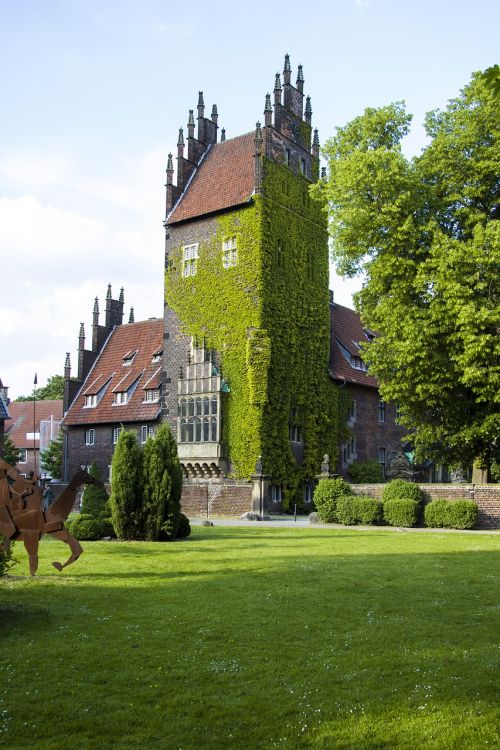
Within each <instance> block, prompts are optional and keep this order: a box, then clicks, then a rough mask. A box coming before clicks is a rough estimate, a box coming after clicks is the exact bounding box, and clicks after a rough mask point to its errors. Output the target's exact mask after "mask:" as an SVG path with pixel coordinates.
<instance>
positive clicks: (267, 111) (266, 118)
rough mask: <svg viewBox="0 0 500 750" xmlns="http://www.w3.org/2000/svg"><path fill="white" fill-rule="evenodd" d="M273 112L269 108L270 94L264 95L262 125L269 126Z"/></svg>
mask: <svg viewBox="0 0 500 750" xmlns="http://www.w3.org/2000/svg"><path fill="white" fill-rule="evenodd" d="M272 117H273V110H272V107H271V94H266V104H265V106H264V125H265V126H266V127H267V126H268V125H271V122H272Z"/></svg>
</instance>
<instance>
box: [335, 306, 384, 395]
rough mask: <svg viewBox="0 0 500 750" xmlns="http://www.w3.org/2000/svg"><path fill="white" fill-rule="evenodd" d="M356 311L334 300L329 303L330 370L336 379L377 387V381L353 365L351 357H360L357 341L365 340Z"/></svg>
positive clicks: (360, 352)
mask: <svg viewBox="0 0 500 750" xmlns="http://www.w3.org/2000/svg"><path fill="white" fill-rule="evenodd" d="M367 340H368V339H367V336H366V334H365V331H364V329H363V324H362V323H361V319H360V317H359V315H358V313H357V312H356V311H355V310H351V309H350V308H349V307H343V305H338V304H337V303H336V302H333V303H331V304H330V372H331V374H332V377H333V378H335V379H336V380H347V382H348V383H356V384H357V385H366V386H369V387H370V388H378V381H377V379H376V378H374V377H373V376H372V375H369V374H368V373H367V372H366V371H365V370H361V369H358V368H357V367H353V365H352V364H350V362H349V361H348V359H349V360H350V358H351V357H359V358H360V359H362V354H363V352H362V351H361V350H360V348H359V345H358V344H359V342H363V341H367Z"/></svg>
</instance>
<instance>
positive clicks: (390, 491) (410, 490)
mask: <svg viewBox="0 0 500 750" xmlns="http://www.w3.org/2000/svg"><path fill="white" fill-rule="evenodd" d="M423 499H424V492H423V490H421V489H420V487H419V486H418V484H413V482H406V481H405V480H404V479H393V480H392V482H389V483H388V484H386V486H385V487H384V491H383V493H382V502H383V503H385V502H387V500H415V502H417V503H421V502H422V501H423Z"/></svg>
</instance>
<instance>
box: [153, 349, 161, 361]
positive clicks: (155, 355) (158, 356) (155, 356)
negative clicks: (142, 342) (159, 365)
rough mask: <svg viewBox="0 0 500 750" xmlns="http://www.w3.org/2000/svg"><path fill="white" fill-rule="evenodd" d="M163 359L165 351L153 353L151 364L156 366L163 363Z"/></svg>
mask: <svg viewBox="0 0 500 750" xmlns="http://www.w3.org/2000/svg"><path fill="white" fill-rule="evenodd" d="M162 357H163V350H160V351H156V352H154V353H153V356H152V358H151V362H152V363H153V364H155V363H156V362H161V360H162Z"/></svg>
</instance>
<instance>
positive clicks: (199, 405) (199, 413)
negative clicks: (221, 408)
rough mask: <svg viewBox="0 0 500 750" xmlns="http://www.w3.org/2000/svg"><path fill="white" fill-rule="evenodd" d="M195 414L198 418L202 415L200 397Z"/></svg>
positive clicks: (197, 400)
mask: <svg viewBox="0 0 500 750" xmlns="http://www.w3.org/2000/svg"><path fill="white" fill-rule="evenodd" d="M195 414H196V415H197V416H200V415H201V398H200V397H199V396H198V398H197V399H196V408H195Z"/></svg>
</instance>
